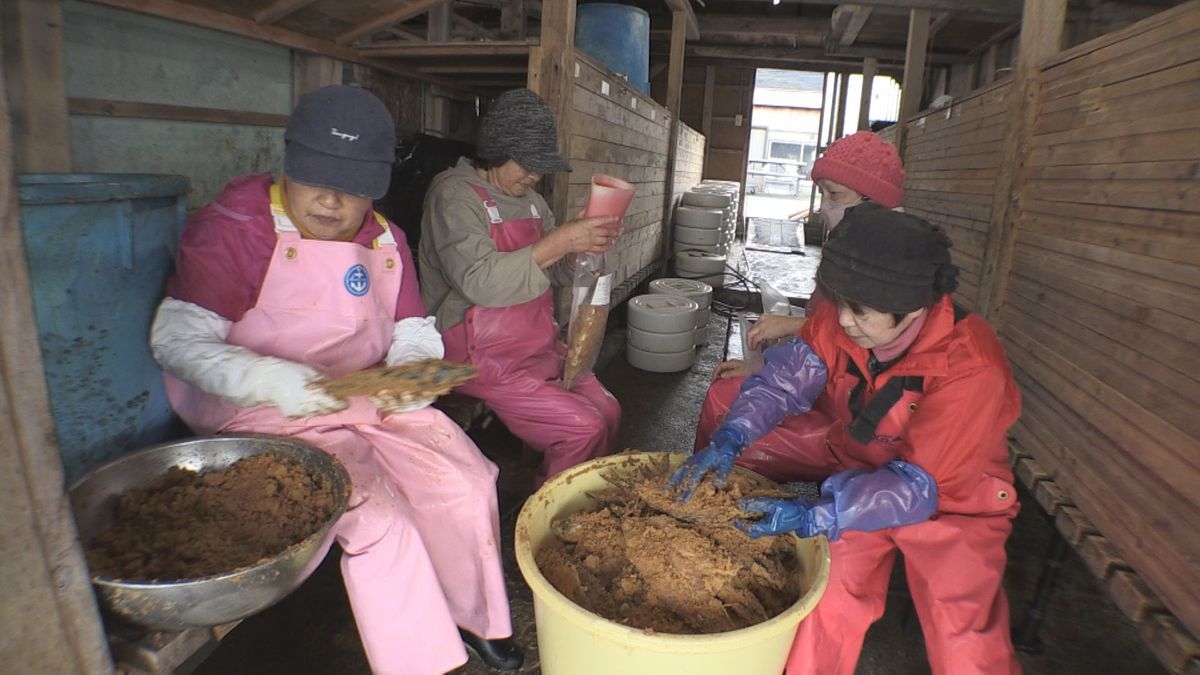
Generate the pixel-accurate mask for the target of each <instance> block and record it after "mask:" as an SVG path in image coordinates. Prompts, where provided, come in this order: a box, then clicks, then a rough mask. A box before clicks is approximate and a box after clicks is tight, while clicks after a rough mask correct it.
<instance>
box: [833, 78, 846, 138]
mask: <svg viewBox="0 0 1200 675" xmlns="http://www.w3.org/2000/svg"><path fill="white" fill-rule="evenodd" d="M837 78H838V98H837V119H836V120H834V122H835V124H834V127H833V139H832V140H835V141H836V140H837V139H839V138H841V137H842V136H845V135H846V101H847V100H848V99H849V98H850V73H838V75H837Z"/></svg>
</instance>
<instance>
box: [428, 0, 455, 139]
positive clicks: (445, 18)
mask: <svg viewBox="0 0 1200 675" xmlns="http://www.w3.org/2000/svg"><path fill="white" fill-rule="evenodd" d="M452 17H453V13H452V12H451V10H450V3H449V2H441V3H438V4H436V5H434V6H432V7H431V8H430V9H429V16H428V17H426V19H427V23H426V25H425V39H427V40H429V42H434V43H437V42H449V41H450V21H451V18H452ZM423 126H424V128H423V129H422V131H425V132H427V133H432V134H434V135H438V136H442V137H446V136H448V135H449V134H450V102H449V101H448V100H446V99H445V98H444V97H441V96H438V95H437V94H436V93H434V92H433V91H429V92H428V93H427V94H426V95H425V124H424V125H423Z"/></svg>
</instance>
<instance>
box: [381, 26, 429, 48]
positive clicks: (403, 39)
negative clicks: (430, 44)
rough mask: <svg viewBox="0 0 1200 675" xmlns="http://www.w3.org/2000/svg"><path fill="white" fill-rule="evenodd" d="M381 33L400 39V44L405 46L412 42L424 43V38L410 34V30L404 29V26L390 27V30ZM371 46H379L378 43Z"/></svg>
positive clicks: (386, 29) (385, 29)
mask: <svg viewBox="0 0 1200 675" xmlns="http://www.w3.org/2000/svg"><path fill="white" fill-rule="evenodd" d="M383 32H384V33H387V34H388V35H391V36H393V37H398V38H400V44H407V43H412V42H421V43H424V42H425V36H423V35H418V34H417V33H414V32H412V31H411V30H409V29H407V28H405V27H404V26H391V27H390V28H384V29H383ZM373 44H379V43H378V42H375V43H373Z"/></svg>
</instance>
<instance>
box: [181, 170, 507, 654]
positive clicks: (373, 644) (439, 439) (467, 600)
mask: <svg viewBox="0 0 1200 675" xmlns="http://www.w3.org/2000/svg"><path fill="white" fill-rule="evenodd" d="M271 201H272V206H271V211H272V214H273V216H274V219H275V230H276V233H277V235H278V238H279V239H278V243H277V244H276V246H275V252H274V254H273V257H272V259H271V263H270V266H269V268H268V270H267V275H266V277H265V279H264V280H263V285H262V291H261V292H260V294H259V298H258V302H257V304H256V305H255V306H254V307H253V308H252V309H251V310H250V311H248V312H247V313H246V314H245V316H244V317H243V318H242V319H241V320H240V321H238V322H237V323H235V324H234V325H233V328H232V330H231V331H230V334H229V338H228V341H229V343H230V344H235V345H240V346H243V347H246V348H248V349H251V350H254V351H255V352H257V353H259V354H264V355H268V356H276V357H279V358H284V359H289V360H293V361H297V362H300V363H305V364H307V365H309V366H311V367H313V368H315V369H317V370H319V371H321V372H323V373H325V374H327V375H333V376H336V375H341V374H344V373H349V372H353V371H356V370H360V369H362V368H365V367H368V366H372V365H375V364H377V363H379V362H380V361H382V360H383V358H384V356H385V355H386V354H387V350H388V347H389V344H390V342H391V336H392V329H393V326H394V325H395V319H394V314H395V309H396V299H397V295H398V293H399V290H400V279H401V269H400V267H401V263H400V256H399V254H398V253H397V250H396V243H395V240H394V239H393V238H392V235H391V232H390V230H389V229H388V227H387V221H386V220H385V219H383V218H382V217H381V216H378V215H376V218H378V219H379V221H380V223H381V224H383V225H384V233H383V234H382V235H381V236H380V237H379V238H378V239H376V241H375V244H374V246H373V248H371V249H367V248H365V247H362V246H359V245H358V244H354V243H348V242H335V241H320V240H313V239H302V238H301V237H300V234H299V232H298V231H297V230H296V228H295V226H294V225H293V224H292V222H291V220H290V219H289V218H288V216H287V215H286V213H285V212H284V210H283V207H282V206H281V204H282V202H281V200H280V195H279V190H278V186H272V188H271ZM167 390H168V393H169V395H170V397H171V401H172V403H173V404H174V406H175V409H176V411H178V412H179V414H180V416H181V417H182V418H183V419H184V421H185V422H187V423H188V425H189V426H191V428H192V429H193V430H194V431H195V432H197V433H204V434H208V433H217V432H226V433H234V432H257V433H271V434H281V435H287V436H293V437H296V438H299V439H302V440H305V441H308V442H310V443H313V444H314V445H317V446H318V447H320V448H322V449H323V450H325V451H326V452H328V453H330V454H332V455H333V456H335V457H337V458H338V459H339V460H341V462H342V464H344V465H345V467H346V469H347V471H349V473H350V476H351V479H352V481H353V484H354V492H353V494H352V496H351V499H350V508H349V509H348V510H347V512H346V514H345V515H344V516H343V517H342V519H341V520H339V521H338V523H337V525H336V527H335V532H336V536H337V539H338V542H339V543H340V544H341V546H342V550H343V556H342V577H343V580H344V582H345V584H346V591H347V594H348V596H349V598H350V604H351V606H352V608H353V610H354V616H355V620H356V622H357V624H358V630H359V635H360V636H361V638H362V642H363V647H364V649H365V650H366V653H367V658H368V660H369V662H370V664H371V670H372V671H373V672H376V673H382V674H386V675H392V674H413V675H430V674H433V673H444V672H446V671H448V670H451V669H453V668H455V667H456V666H458V665H461V664H462V663H464V662H466V660H467V655H466V651H465V649H464V647H463V644H462V640H461V638H460V637H459V635H458V630H457V628H456V626H461V627H463V628H465V629H467V630H469V631H471V632H473V633H475V634H477V635H481V636H484V637H487V638H502V637H507V636H509V635H511V634H512V625H511V619H510V617H509V607H508V598H507V594H506V591H505V585H504V577H503V571H502V569H501V563H500V551H499V542H500V527H499V517H498V511H497V506H496V485H495V480H496V477H497V475H498V471H497V469H496V466H495V465H494V464H492V463H491V462H490V461H488V460H487V458H485V457H484V456H483V455H482V454H481V453H480V452H479V450H478V448H476V447H475V445H474V443H473V442H472V441H471V440H470V439H469V438H467V436H466V435H465V434H464V433H463V432H462V430H461V429H460V428H459V427H458V425H457V424H455V423H454V422H452V421H451V420H450V419H449V418H447V417H446V416H445V415H443V414H442V413H441V412H439V411H437V410H435V409H434V408H424V409H422V410H418V411H415V412H411V413H403V414H386V413H381V412H379V411H378V410H377V409H376V408H375V407H374V406H372V405H371V404H370V402H369V401H367V400H366V398H365V397H359V398H356V399H355V400H354V401H353V402H352V404H351V406H350V407H349V408H347V409H346V410H343V411H341V412H337V413H333V414H331V415H325V416H322V417H314V418H308V419H301V420H288V419H286V418H284V417H283V416H281V415H280V413H279V411H278V409H276V408H274V407H272V406H255V407H250V408H238V407H235V406H233V405H230V404H229V403H227V402H226V401H224V400H222V399H220V398H218V397H215V396H211V395H208V394H205V393H203V392H201V391H199V390H197V389H195V388H192V387H190V386H189V385H187V384H185V383H183V382H180V381H178V380H175V379H173V378H171V377H169V376H168V377H167Z"/></svg>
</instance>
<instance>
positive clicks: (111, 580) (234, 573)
mask: <svg viewBox="0 0 1200 675" xmlns="http://www.w3.org/2000/svg"><path fill="white" fill-rule="evenodd" d="M265 439H270V440H271V441H275V442H279V441H286V442H290V443H293V444H295V445H301V446H307V447H310V448H312V449H314V450H316V451H318V452H320V453H321V454H322V455H323V456H324V457H326V458H327V459H328V460H329V461H330V462H332V467H333V471H334V473H335V474H337V475H338V477H339V478H340V479H341V481H342V484H343V486H344V487H345V489H344V490H343V494H342V496H341V498H340V499H339V500H338V502H339V503H338V506H337V507H336V508H335V509H334V511H333V513H332V514H331V515H330V517H329V520H328V521H326V523H325V525H323V526H322V527H321V528H320V529H318V530H315V531H314V532H313V533H312V534H310V535H308V536H307V537H305V538H304V539H301V540H300V541H298V542H296V543H294V544H292V545H291V546H288V547H287V548H285V549H283V550H282V551H280V552H279V553H276V554H275V555H273V556H271V557H268V558H263V559H261V560H258V561H256V562H253V563H251V564H249V565H244V566H242V567H238V568H236V569H233V570H231V571H228V572H222V573H220V574H212V575H209V576H205V577H194V578H191V579H176V580H173V581H141V580H127V579H121V578H119V577H105V576H100V575H98V574H92V575H91V580H92V583H94V584H96V585H97V586H102V587H104V588H112V589H117V590H120V589H177V588H187V587H189V586H198V585H200V584H207V583H211V582H213V581H220V580H222V579H230V578H233V577H240V576H246V574H247V573H249V572H253V571H254V570H257V569H265V568H268V567H270V566H271V565H273V564H275V563H276V562H277V561H279V560H280V559H283V558H287V557H289V556H290V555H292V554H294V553H295V552H296V551H298V550H299V549H302V548H305V547H308V546H311V545H312V544H313V543H315V542H320V541H322V540H324V538H325V536H326V534H328V533H329V530H330V529H331V528H332V527H333V526H334V524H336V523H337V521H338V520H339V519H341V517H342V515H343V514H345V512H346V509H347V508H348V507H349V504H350V494H351V492H352V490H353V484H352V482H351V480H350V472H348V471H347V470H346V467H345V466H344V465H343V464H342V462H341V461H340V460H339V459H338V458H337V457H334V456H333V455H331V454H329V453H327V452H325V451H323V450H321V449H320V448H318V447H317V446H315V445H312V444H311V443H307V442H305V441H302V440H300V439H298V438H292V437H290V436H274V435H271V434H248V433H243V434H231V435H216V436H194V437H191V438H185V439H178V440H174V441H167V442H165V443H157V444H155V445H151V446H148V447H145V448H142V449H140V450H135V451H133V452H128V453H125V454H124V455H121V456H120V457H117V458H115V459H113V460H112V461H110V462H106V463H105V464H102V465H101V466H98V467H96V468H95V469H92V470H91V471H88V472H87V473H85V474H83V475H82V476H80V477H79V478H78V479H76V480H75V481H74V482H73V483H71V485H70V486H69V487H68V488H67V494H68V495H70V494H71V492H73V491H74V490H75V489H76V488H77V487H79V486H80V485H82V484H83V483H85V482H86V481H87V480H89V479H90V478H91V477H92V476H93V475H94V474H97V473H99V472H101V471H103V470H105V469H110V468H112V467H113V466H115V465H118V464H121V463H123V462H125V461H132V460H133V459H136V458H137V457H140V456H142V455H146V454H151V453H154V452H158V451H160V450H162V449H163V448H166V447H177V446H181V445H189V444H192V443H197V442H203V441H214V440H218V441H245V440H265Z"/></svg>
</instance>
